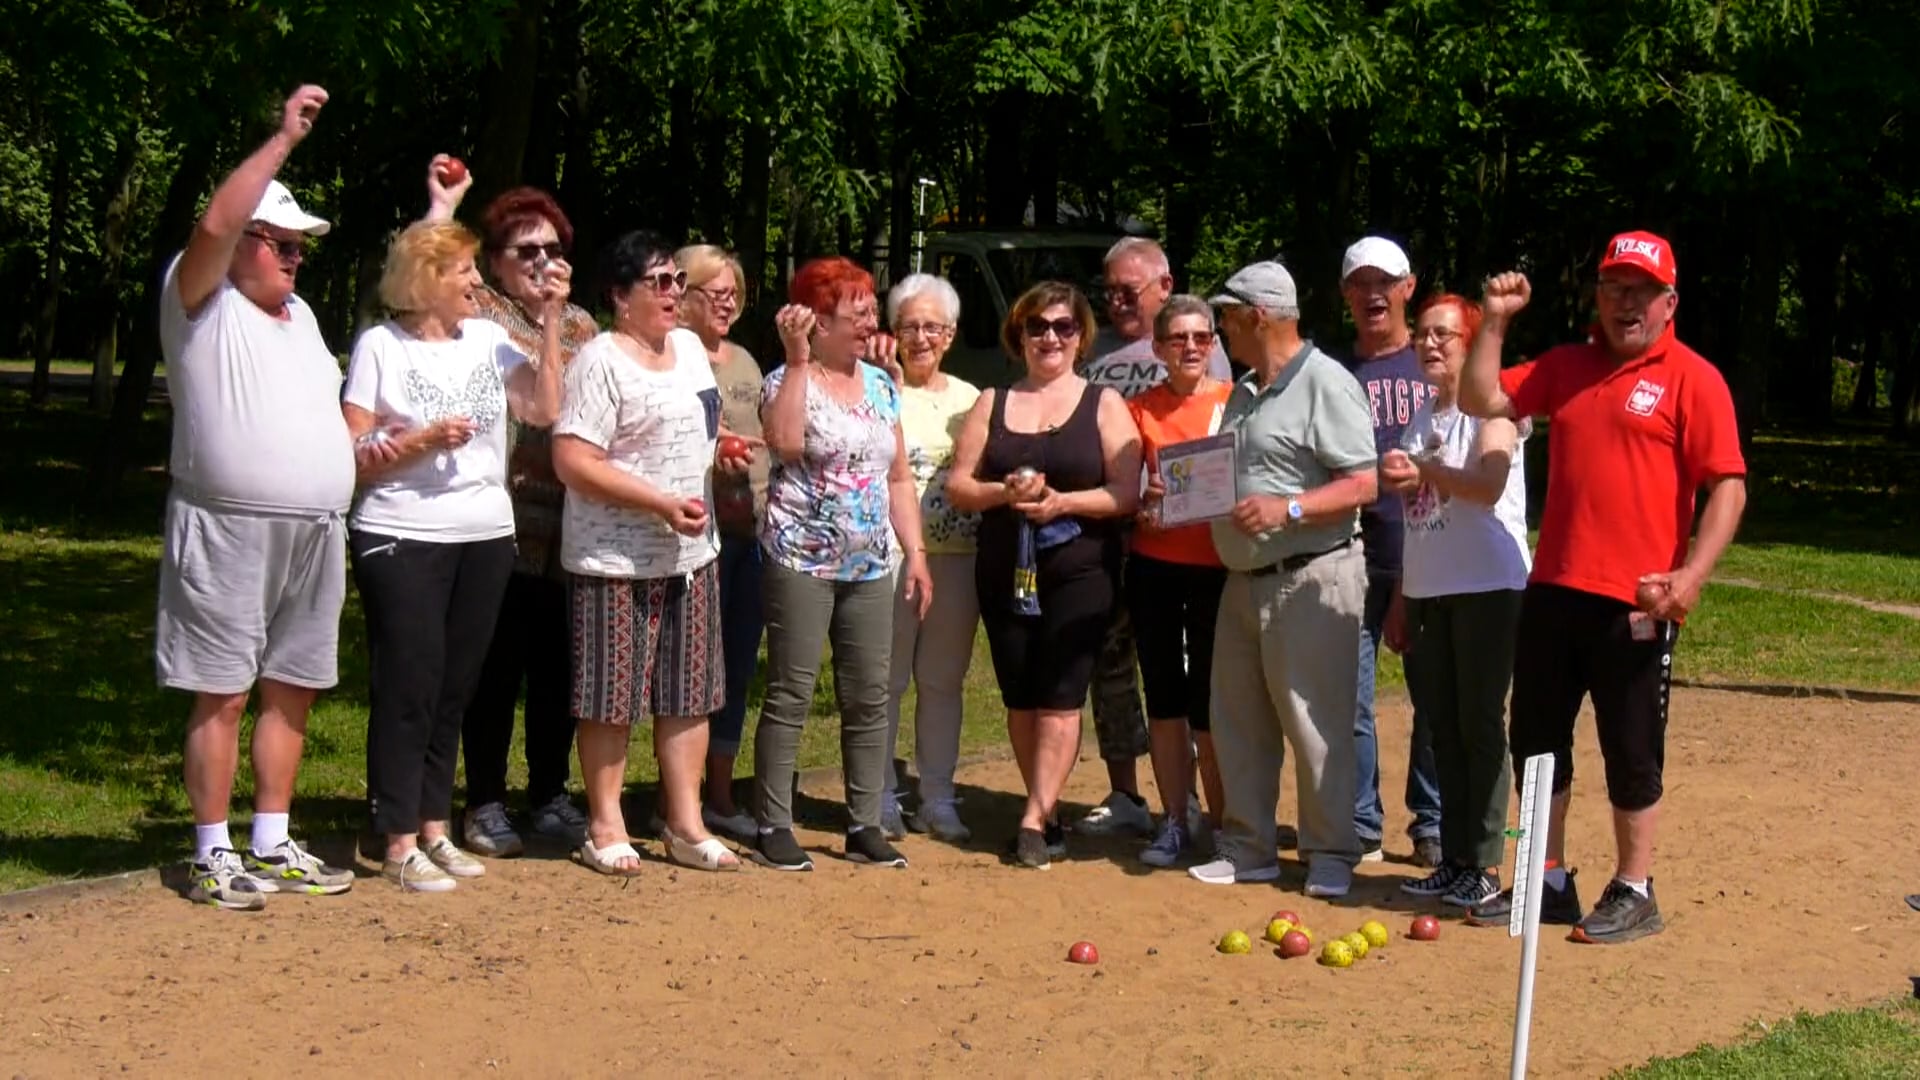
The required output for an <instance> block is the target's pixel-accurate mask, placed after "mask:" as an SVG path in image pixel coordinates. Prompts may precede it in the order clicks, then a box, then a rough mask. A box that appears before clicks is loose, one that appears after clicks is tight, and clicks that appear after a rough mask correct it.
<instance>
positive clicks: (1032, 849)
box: [1013, 829, 1053, 870]
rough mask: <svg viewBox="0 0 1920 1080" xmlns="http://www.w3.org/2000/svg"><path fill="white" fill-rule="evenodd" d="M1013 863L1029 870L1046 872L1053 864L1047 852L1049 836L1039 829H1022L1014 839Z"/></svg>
mask: <svg viewBox="0 0 1920 1080" xmlns="http://www.w3.org/2000/svg"><path fill="white" fill-rule="evenodd" d="M1013 862H1014V865H1016V866H1024V867H1026V868H1027V869H1029V870H1045V869H1046V868H1047V867H1048V866H1051V865H1052V864H1053V857H1052V855H1050V854H1049V853H1048V851H1047V835H1046V834H1045V833H1043V832H1041V831H1040V830H1039V829H1021V830H1020V831H1019V832H1018V833H1016V834H1014V837H1013Z"/></svg>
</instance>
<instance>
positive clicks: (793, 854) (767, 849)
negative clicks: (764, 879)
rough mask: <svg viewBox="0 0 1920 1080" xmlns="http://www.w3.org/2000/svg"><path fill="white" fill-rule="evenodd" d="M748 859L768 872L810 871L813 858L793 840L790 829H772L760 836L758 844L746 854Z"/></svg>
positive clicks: (798, 842)
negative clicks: (768, 870)
mask: <svg viewBox="0 0 1920 1080" xmlns="http://www.w3.org/2000/svg"><path fill="white" fill-rule="evenodd" d="M747 855H748V857H749V858H751V859H752V860H753V861H754V862H757V863H759V864H760V865H761V866H764V867H767V868H768V869H770V870H795V871H798V870H811V869H813V857H812V856H810V855H808V854H807V852H806V849H804V848H802V847H801V846H800V841H798V840H795V839H794V838H793V830H792V829H774V830H772V831H771V832H763V833H761V834H760V837H759V842H758V843H757V844H756V845H755V846H754V848H753V849H752V850H750V851H748V852H747Z"/></svg>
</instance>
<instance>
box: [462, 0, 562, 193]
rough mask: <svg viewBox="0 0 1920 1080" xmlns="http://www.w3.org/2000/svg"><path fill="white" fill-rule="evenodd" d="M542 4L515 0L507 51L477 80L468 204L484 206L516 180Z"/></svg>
mask: <svg viewBox="0 0 1920 1080" xmlns="http://www.w3.org/2000/svg"><path fill="white" fill-rule="evenodd" d="M546 6H547V5H546V0H520V2H519V4H517V5H516V6H515V9H514V12H513V14H512V16H511V17H510V18H509V19H508V28H507V35H506V40H507V41H508V42H509V43H510V44H509V47H507V48H505V49H503V50H501V53H500V58H499V59H498V60H497V61H495V62H494V63H491V64H489V65H487V69H486V73H485V77H484V78H483V80H482V82H481V86H482V87H483V88H484V89H483V90H482V92H481V102H482V108H481V116H482V117H484V119H483V120H482V121H481V124H480V138H479V140H478V142H477V143H476V145H475V146H474V154H473V158H474V161H473V177H474V181H473V188H474V189H473V191H472V192H471V193H470V195H469V199H468V201H469V202H470V203H471V204H472V205H474V206H485V205H487V203H488V202H489V201H491V200H492V199H493V197H494V196H495V195H498V194H499V193H500V192H502V191H505V190H506V189H508V188H510V187H513V186H514V185H516V184H519V183H520V182H521V176H522V173H523V170H524V169H525V167H526V153H527V136H528V133H529V132H530V131H531V130H532V127H533V114H534V98H535V90H536V88H537V84H538V82H539V75H540V19H541V16H542V15H543V14H544V13H545V10H546Z"/></svg>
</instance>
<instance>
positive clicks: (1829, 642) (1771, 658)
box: [1674, 585, 1920, 690]
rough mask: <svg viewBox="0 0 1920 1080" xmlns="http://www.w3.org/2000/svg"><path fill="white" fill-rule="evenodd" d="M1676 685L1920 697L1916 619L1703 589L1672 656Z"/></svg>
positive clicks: (1732, 589)
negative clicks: (1916, 693) (1702, 682)
mask: <svg viewBox="0 0 1920 1080" xmlns="http://www.w3.org/2000/svg"><path fill="white" fill-rule="evenodd" d="M1674 673H1675V674H1676V675H1679V676H1681V677H1683V678H1693V679H1712V680H1716V681H1722V682H1736V683H1786V684H1792V685H1797V686H1843V687H1851V688H1860V689H1876V690H1916V689H1920V619H1914V618H1911V617H1909V616H1905V615H1892V614H1886V613H1883V612H1877V611H1869V610H1867V609H1866V608H1862V607H1860V606H1858V605H1856V604H1848V603H1843V602H1840V601H1834V600H1816V599H1811V598H1808V597H1803V596H1794V595H1790V594H1787V593H1780V592H1769V591H1767V590H1764V589H1748V588H1740V587H1737V586H1732V585H1709V586H1707V590H1706V595H1705V597H1704V598H1703V599H1702V600H1701V602H1700V606H1699V608H1698V609H1697V610H1695V611H1694V612H1693V613H1692V614H1691V615H1689V616H1688V617H1687V625H1686V627H1685V629H1683V630H1682V631H1681V632H1680V643H1679V647H1678V648H1677V649H1675V651H1674Z"/></svg>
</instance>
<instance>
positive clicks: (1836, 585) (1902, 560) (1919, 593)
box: [1718, 543, 1920, 605]
mask: <svg viewBox="0 0 1920 1080" xmlns="http://www.w3.org/2000/svg"><path fill="white" fill-rule="evenodd" d="M1718 576H1719V577H1722V578H1744V579H1747V580H1751V581H1764V582H1766V583H1767V584H1768V585H1770V586H1772V587H1775V588H1781V589H1797V590H1800V591H1803V592H1816V593H1836V594H1839V595H1842V596H1853V597H1858V598H1860V599H1862V600H1873V601H1878V602H1881V603H1888V604H1908V605H1920V558H1913V557H1911V556H1901V555H1886V554H1879V553H1876V552H1860V551H1831V550H1827V549H1825V548H1818V547H1810V546H1808V545H1805V544H1787V543H1779V544H1773V543H1741V544H1736V545H1734V547H1732V548H1731V549H1729V550H1728V551H1727V553H1726V555H1725V556H1724V557H1723V558H1721V560H1720V567H1719V570H1718Z"/></svg>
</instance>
